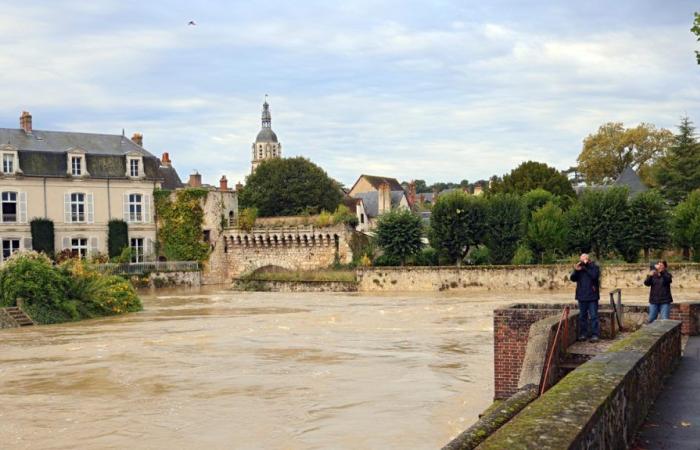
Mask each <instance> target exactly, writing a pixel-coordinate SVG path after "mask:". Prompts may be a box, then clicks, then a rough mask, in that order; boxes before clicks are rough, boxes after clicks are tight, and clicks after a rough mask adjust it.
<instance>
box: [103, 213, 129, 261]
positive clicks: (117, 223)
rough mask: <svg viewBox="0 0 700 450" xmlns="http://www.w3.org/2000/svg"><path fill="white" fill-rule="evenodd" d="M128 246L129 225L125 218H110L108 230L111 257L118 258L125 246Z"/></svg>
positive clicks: (108, 247)
mask: <svg viewBox="0 0 700 450" xmlns="http://www.w3.org/2000/svg"><path fill="white" fill-rule="evenodd" d="M128 246H129V226H128V225H127V224H126V222H124V221H123V220H119V219H113V220H110V221H109V224H108V231H107V249H108V251H109V257H110V258H116V257H118V256H120V255H121V254H122V252H123V251H124V248H126V247H128Z"/></svg>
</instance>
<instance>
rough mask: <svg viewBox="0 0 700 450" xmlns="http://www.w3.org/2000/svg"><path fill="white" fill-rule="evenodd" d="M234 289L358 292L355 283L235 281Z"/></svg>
mask: <svg viewBox="0 0 700 450" xmlns="http://www.w3.org/2000/svg"><path fill="white" fill-rule="evenodd" d="M233 288H234V289H237V290H241V291H263V292H356V291H357V283H355V282H354V281H270V280H255V279H252V280H234V282H233Z"/></svg>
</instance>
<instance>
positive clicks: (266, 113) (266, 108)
mask: <svg viewBox="0 0 700 450" xmlns="http://www.w3.org/2000/svg"><path fill="white" fill-rule="evenodd" d="M262 127H263V128H272V115H271V114H270V105H269V104H268V103H267V94H265V103H263V110H262Z"/></svg>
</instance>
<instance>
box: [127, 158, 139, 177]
mask: <svg viewBox="0 0 700 450" xmlns="http://www.w3.org/2000/svg"><path fill="white" fill-rule="evenodd" d="M134 169H136V170H134ZM140 174H141V164H140V161H139V160H138V159H136V158H132V159H130V160H129V175H130V176H131V177H133V178H136V177H138V176H139V175H140Z"/></svg>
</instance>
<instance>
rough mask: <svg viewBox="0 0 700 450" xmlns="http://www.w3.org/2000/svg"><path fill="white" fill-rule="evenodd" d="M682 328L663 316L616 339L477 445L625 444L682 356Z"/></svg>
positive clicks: (542, 448) (487, 449)
mask: <svg viewBox="0 0 700 450" xmlns="http://www.w3.org/2000/svg"><path fill="white" fill-rule="evenodd" d="M680 328H681V322H679V321H674V320H659V321H656V322H654V323H653V324H651V325H648V326H646V327H643V328H642V329H640V330H638V331H637V332H635V333H633V334H632V335H630V336H629V337H627V338H625V339H623V340H621V341H619V342H617V343H615V344H614V345H612V346H611V347H610V349H608V351H607V352H605V353H603V354H601V355H598V356H596V357H595V358H593V359H591V360H590V361H588V362H587V363H585V364H583V365H582V366H580V367H579V368H578V369H576V370H574V371H573V372H571V373H570V374H569V375H567V376H566V377H565V378H564V379H563V380H561V381H560V382H559V383H557V384H556V385H555V386H554V387H552V389H550V390H549V391H547V392H546V393H545V394H544V395H543V396H542V397H540V398H539V399H537V400H536V401H534V402H532V403H531V404H530V405H529V406H527V407H526V408H525V409H524V410H523V411H522V412H521V413H520V414H518V415H517V416H516V417H515V418H514V419H513V420H511V421H510V422H508V423H507V424H505V425H504V426H503V427H501V428H500V429H499V430H498V431H496V433H494V434H493V435H492V436H491V437H489V438H488V439H487V440H486V441H484V442H483V443H482V444H481V445H480V446H479V447H478V448H479V449H483V450H496V449H497V450H502V449H505V448H507V449H535V448H536V449H539V450H547V449H578V448H581V449H583V448H625V445H626V443H627V442H629V440H631V439H632V438H633V436H634V434H635V432H636V429H637V427H638V426H640V425H641V423H643V420H644V418H645V416H646V413H647V410H648V407H649V405H650V404H651V402H653V400H654V398H655V397H656V395H657V394H658V392H659V391H660V389H661V382H662V379H663V376H664V375H667V374H668V373H669V372H670V370H671V369H672V368H673V367H674V366H675V364H676V363H677V362H678V361H679V360H680ZM601 444H602V445H603V446H602V447H601Z"/></svg>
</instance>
